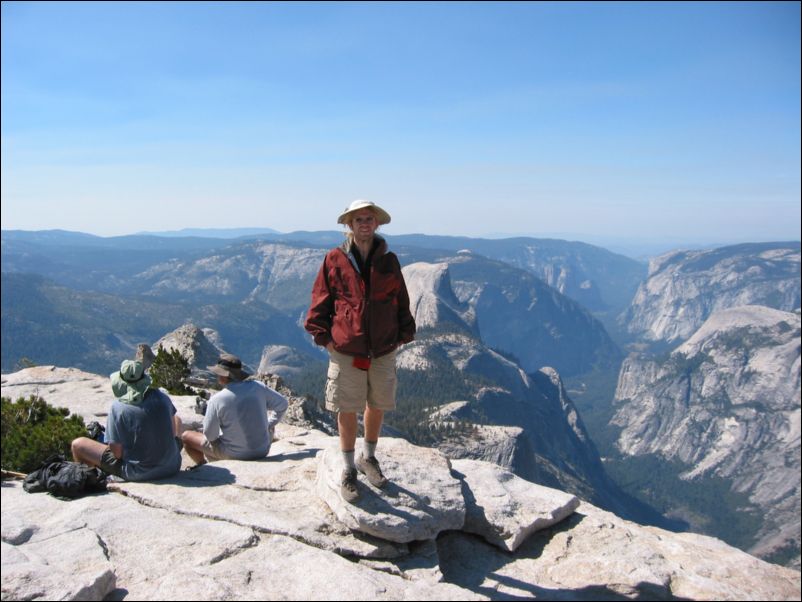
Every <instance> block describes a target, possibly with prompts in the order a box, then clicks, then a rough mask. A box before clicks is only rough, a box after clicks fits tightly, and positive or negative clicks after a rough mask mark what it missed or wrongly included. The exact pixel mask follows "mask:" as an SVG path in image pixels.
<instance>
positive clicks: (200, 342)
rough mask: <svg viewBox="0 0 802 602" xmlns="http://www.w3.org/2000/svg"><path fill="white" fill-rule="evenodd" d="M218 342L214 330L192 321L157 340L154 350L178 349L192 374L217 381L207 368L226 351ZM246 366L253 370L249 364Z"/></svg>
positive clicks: (217, 336)
mask: <svg viewBox="0 0 802 602" xmlns="http://www.w3.org/2000/svg"><path fill="white" fill-rule="evenodd" d="M212 341H214V342H212ZM218 343H219V335H218V334H217V333H216V332H215V331H214V330H211V329H208V328H206V329H201V328H198V327H197V326H195V325H194V324H192V323H187V324H184V325H182V326H180V327H179V328H177V329H175V330H174V331H173V332H170V333H168V334H166V335H164V336H163V337H162V338H160V339H159V340H158V341H156V343H154V345H153V350H154V352H156V353H158V351H159V347H161V348H163V349H164V350H165V351H173V350H177V351H178V352H179V353H180V354H181V356H182V357H183V358H184V359H186V360H187V362H188V363H189V368H190V370H191V371H192V376H194V377H202V378H206V379H209V380H211V381H212V382H215V381H216V380H217V377H215V376H214V375H213V374H212V373H211V372H209V370H207V366H214V365H215V364H216V363H217V360H218V359H219V358H220V354H221V353H224V351H223V349H221V348H220V347H218ZM244 368H245V369H246V370H249V371H250V372H253V370H252V369H249V368H248V367H247V366H244Z"/></svg>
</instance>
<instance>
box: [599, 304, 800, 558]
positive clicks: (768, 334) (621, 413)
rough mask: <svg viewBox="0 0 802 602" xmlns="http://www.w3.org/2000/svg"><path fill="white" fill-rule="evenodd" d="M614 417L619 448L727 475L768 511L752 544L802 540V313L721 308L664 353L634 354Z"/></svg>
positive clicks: (692, 473)
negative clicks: (658, 355)
mask: <svg viewBox="0 0 802 602" xmlns="http://www.w3.org/2000/svg"><path fill="white" fill-rule="evenodd" d="M615 403H616V405H617V407H618V410H617V413H616V415H615V417H614V419H613V423H614V424H616V425H618V426H620V427H622V429H623V430H622V431H621V434H620V437H619V439H618V447H619V449H620V450H621V451H622V452H624V453H626V454H633V455H637V454H646V453H652V454H659V455H661V456H663V457H665V458H668V459H677V460H680V461H681V462H682V463H684V464H685V465H686V466H687V471H686V473H685V475H684V478H689V479H692V478H694V477H697V476H700V475H704V474H714V475H717V476H721V477H725V478H727V479H730V480H731V482H732V487H733V489H734V490H736V491H739V492H742V493H746V494H748V495H749V499H750V501H751V502H752V503H754V504H755V506H756V507H757V508H759V510H760V513H761V514H762V515H763V516H764V520H763V527H762V528H761V530H760V533H759V535H758V541H757V542H756V544H755V546H754V547H753V548H752V550H753V551H754V552H755V553H760V554H767V553H771V552H772V551H776V550H780V549H784V548H785V549H787V548H791V549H794V548H795V549H796V552H797V560H796V563H797V566H798V562H799V561H798V553H799V546H800V535H799V533H800V517H799V507H800V315H799V313H798V312H794V313H790V312H783V311H779V310H775V309H770V308H767V307H760V306H746V307H739V308H735V309H729V310H724V311H720V312H716V313H714V314H713V315H711V316H710V318H708V320H707V321H706V322H705V323H704V324H703V325H702V326H701V328H699V329H698V330H697V331H696V332H695V333H694V334H693V336H692V337H690V338H689V339H688V340H687V341H686V342H685V343H683V344H682V345H680V346H678V347H677V348H676V349H675V350H674V351H672V352H671V353H670V354H669V355H668V357H667V358H665V359H660V360H658V359H654V358H652V359H647V358H644V357H641V356H638V355H634V354H633V355H632V356H630V357H629V358H628V359H627V360H626V361H625V362H624V365H623V367H622V370H621V375H620V378H619V382H618V390H617V392H616V401H615Z"/></svg>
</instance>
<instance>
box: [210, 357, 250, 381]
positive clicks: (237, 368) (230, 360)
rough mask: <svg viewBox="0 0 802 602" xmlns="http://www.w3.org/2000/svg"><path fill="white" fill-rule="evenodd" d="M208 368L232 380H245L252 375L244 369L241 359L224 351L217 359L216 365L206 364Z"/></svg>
mask: <svg viewBox="0 0 802 602" xmlns="http://www.w3.org/2000/svg"><path fill="white" fill-rule="evenodd" d="M206 369H207V370H209V371H210V372H214V373H215V374H217V375H218V376H225V377H228V378H230V379H232V380H245V379H246V378H248V377H249V376H250V374H249V373H248V372H245V370H243V369H242V362H241V361H240V359H239V358H238V357H237V356H236V355H231V354H230V353H223V354H222V355H221V356H220V359H219V360H217V365H216V366H206Z"/></svg>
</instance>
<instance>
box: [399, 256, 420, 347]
mask: <svg viewBox="0 0 802 602" xmlns="http://www.w3.org/2000/svg"><path fill="white" fill-rule="evenodd" d="M397 261H398V260H397V259H396V262H397ZM396 273H397V274H398V279H399V281H400V282H401V290H400V291H399V292H398V342H399V343H400V344H402V345H403V344H405V343H409V342H411V341H414V340H415V318H414V316H413V315H412V312H411V311H409V292H408V291H407V283H406V282H405V281H404V274H403V272H401V265H400V264H398V263H396Z"/></svg>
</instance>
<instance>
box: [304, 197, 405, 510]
mask: <svg viewBox="0 0 802 602" xmlns="http://www.w3.org/2000/svg"><path fill="white" fill-rule="evenodd" d="M337 223H338V224H345V225H346V226H347V228H348V231H347V232H346V240H345V242H344V243H343V244H342V246H340V247H337V248H336V249H332V250H331V251H329V252H328V254H327V255H326V257H325V259H324V260H323V265H322V266H321V267H320V271H319V272H318V275H317V278H316V279H315V284H314V286H313V288H312V303H311V306H310V307H309V314H308V315H307V318H306V324H305V328H306V330H307V331H308V332H309V333H310V334H311V335H312V336H313V337H314V339H315V343H316V344H318V345H320V346H321V347H325V348H326V349H327V350H328V352H329V369H328V380H327V382H326V408H327V409H328V410H330V411H332V412H336V413H337V426H338V430H339V433H340V450H341V452H342V455H343V461H344V463H345V468H344V470H343V473H342V479H341V485H340V492H341V494H342V496H343V499H344V500H345V501H347V502H353V501H355V500H356V499H357V498H358V497H359V491H358V490H357V486H356V483H357V470H359V472H361V473H363V474H364V475H365V476H367V478H368V481H370V483H371V485H373V486H374V487H380V488H381V487H384V486H385V485H386V484H387V479H386V478H385V477H384V475H383V474H382V471H381V467H380V466H379V461H378V460H377V459H376V444H377V443H378V441H379V433H380V432H381V427H382V421H383V420H384V412H386V411H389V410H394V409H395V390H396V372H395V352H396V349H397V348H398V346H399V345H402V344H404V343H409V342H410V341H412V340H413V339H414V338H415V319H414V318H413V317H412V314H411V313H410V311H409V294H408V293H407V287H406V283H405V282H404V276H403V275H402V273H401V265H400V264H399V263H398V258H397V257H396V256H395V254H394V253H391V252H390V251H389V250H388V249H387V242H386V241H385V240H384V239H383V238H382V237H381V236H378V235H377V234H376V229H377V228H378V227H379V226H380V225H383V224H389V223H390V215H389V214H388V213H387V212H386V211H385V210H384V209H382V208H381V207H379V206H378V205H376V204H375V203H372V202H370V201H354V202H353V203H351V205H350V206H349V207H348V208H347V209H346V210H345V211H343V213H341V214H340V216H339V217H338V218H337ZM358 412H364V426H365V445H364V448H363V451H362V453H361V454H360V455H359V458H355V448H356V434H357V427H358V421H357V413H358Z"/></svg>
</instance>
